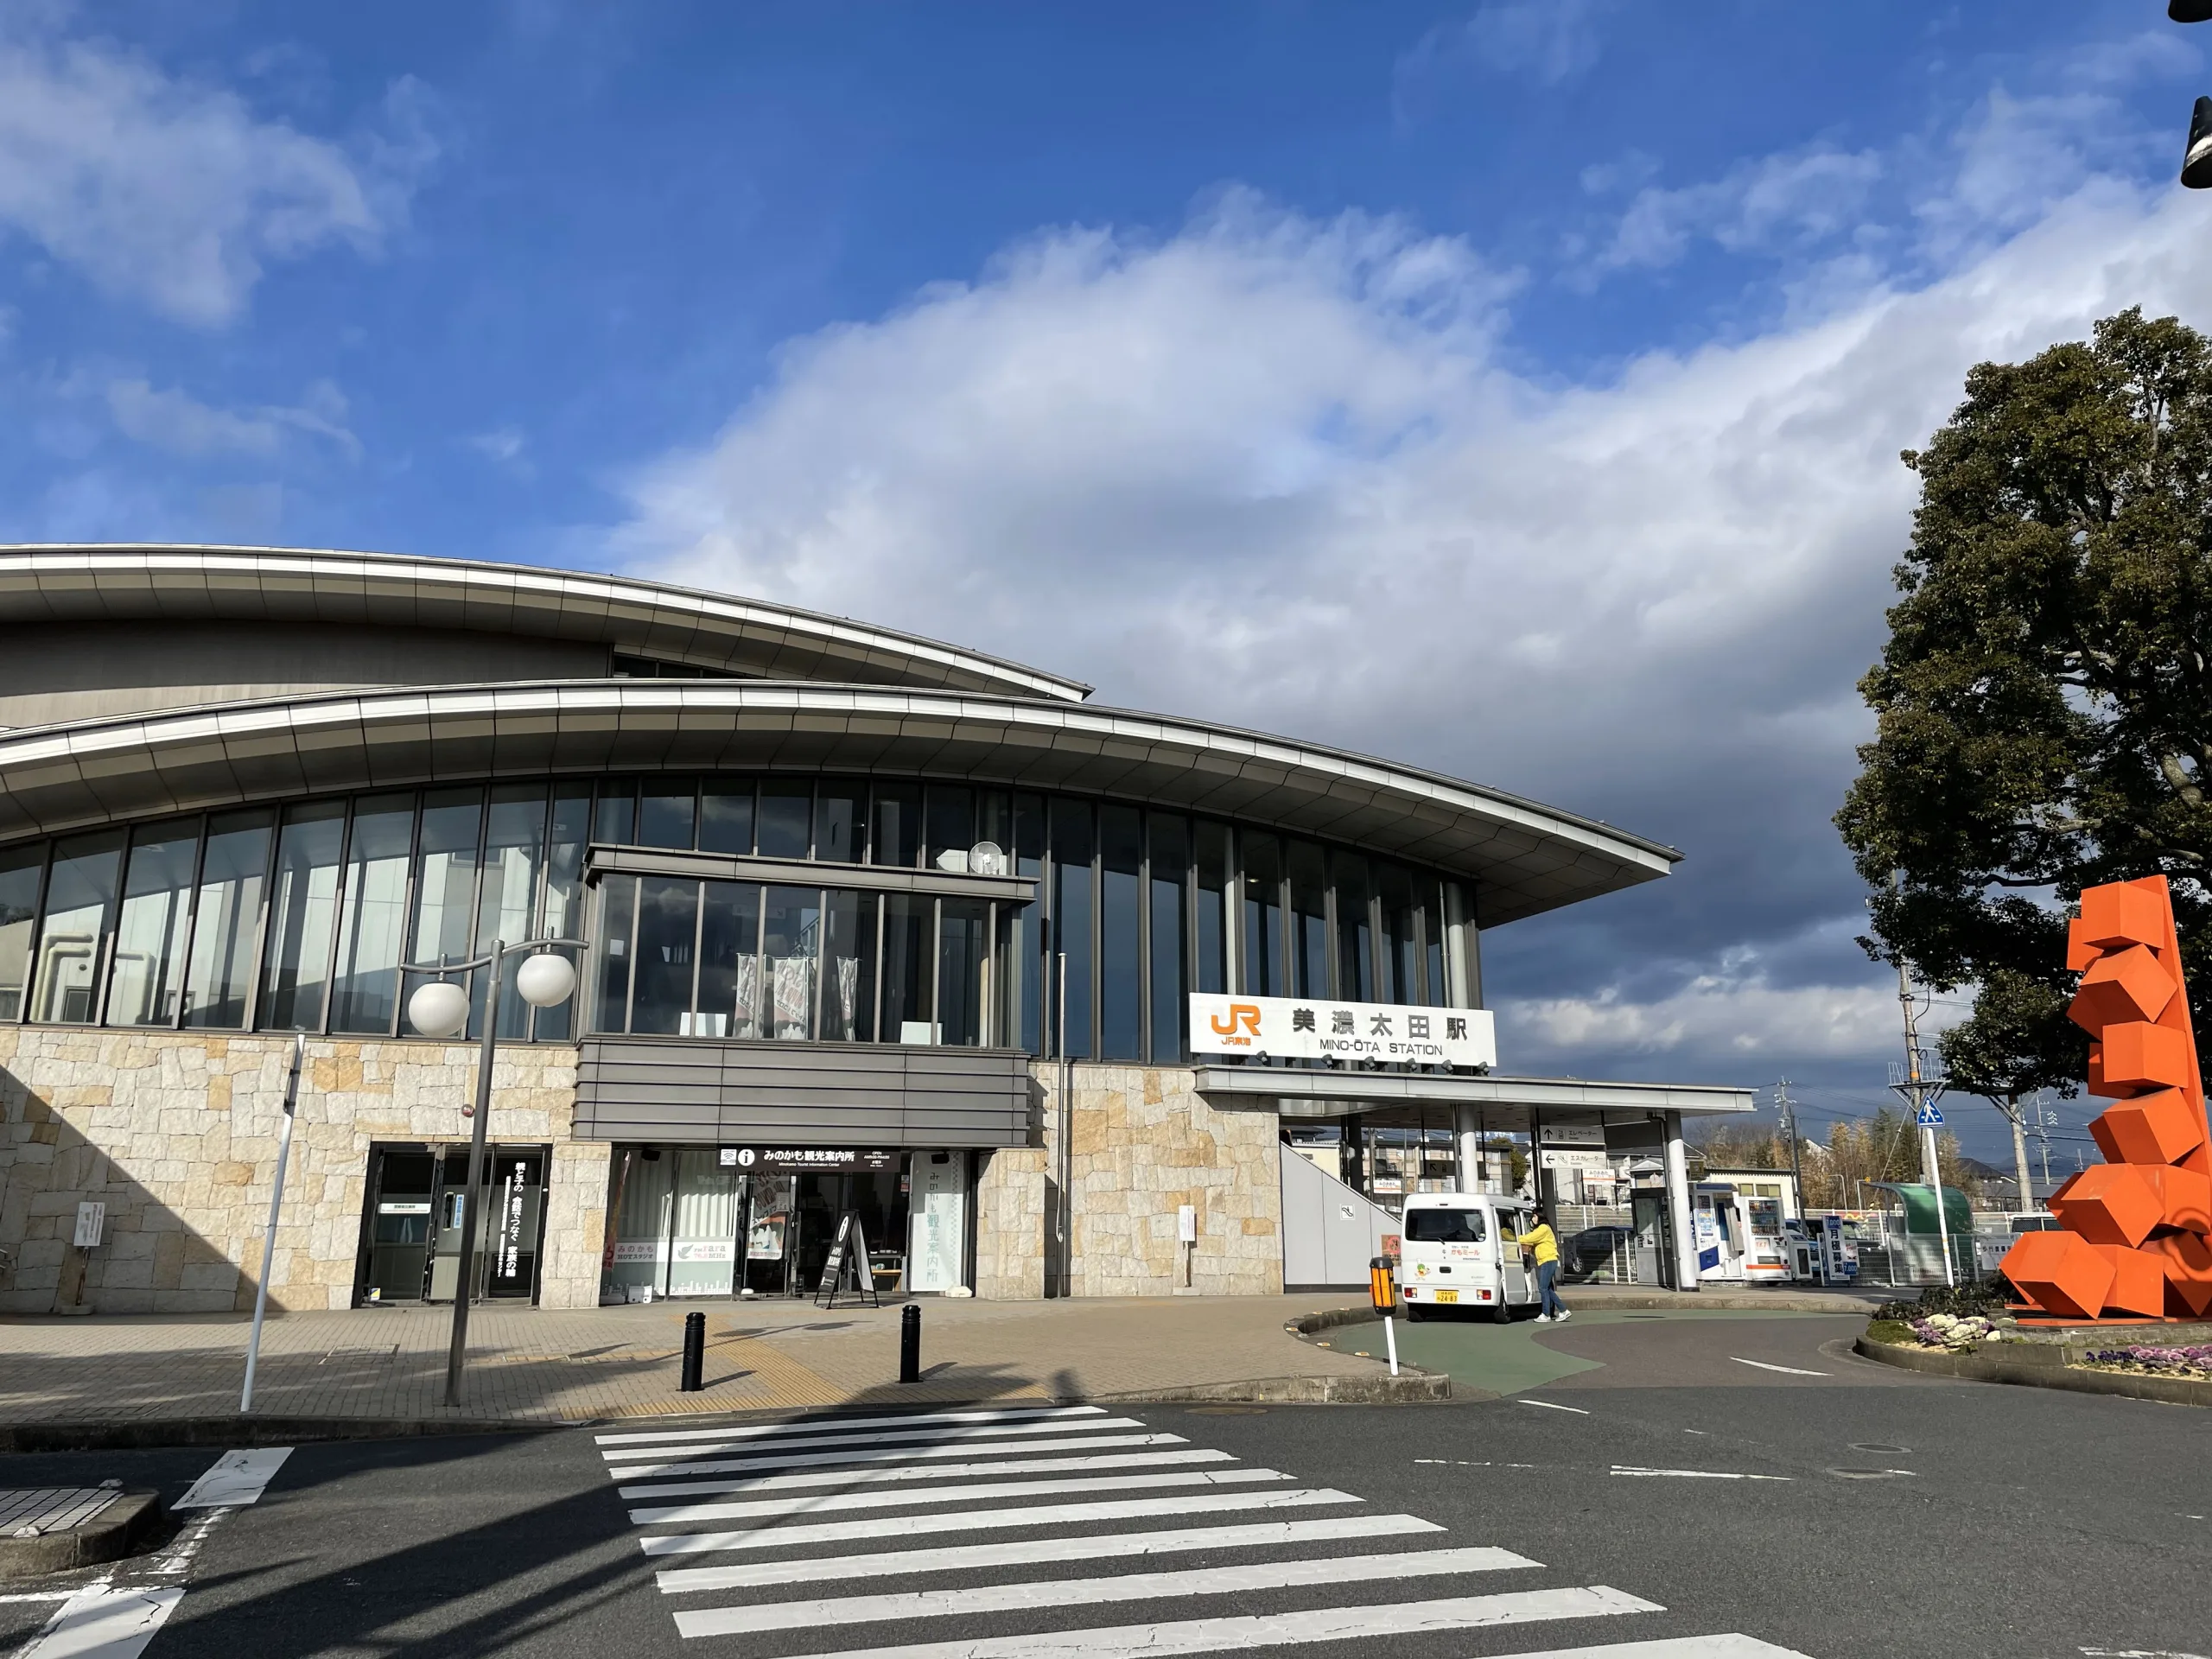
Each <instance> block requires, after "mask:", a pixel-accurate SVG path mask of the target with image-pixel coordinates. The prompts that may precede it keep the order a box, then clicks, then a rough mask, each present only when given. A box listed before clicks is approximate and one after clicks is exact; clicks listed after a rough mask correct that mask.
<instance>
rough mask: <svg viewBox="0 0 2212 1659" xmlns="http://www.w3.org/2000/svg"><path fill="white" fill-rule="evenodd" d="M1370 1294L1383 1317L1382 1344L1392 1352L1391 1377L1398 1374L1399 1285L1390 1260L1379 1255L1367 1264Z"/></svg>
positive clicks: (1377, 1311)
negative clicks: (1393, 1276)
mask: <svg viewBox="0 0 2212 1659" xmlns="http://www.w3.org/2000/svg"><path fill="white" fill-rule="evenodd" d="M1367 1289H1368V1294H1369V1295H1370V1296H1371V1297H1373V1298H1374V1300H1375V1311H1376V1313H1380V1314H1381V1315H1382V1316H1383V1344H1384V1346H1385V1347H1387V1348H1388V1349H1389V1352H1390V1375H1391V1376H1396V1375H1397V1374H1398V1327H1397V1325H1396V1323H1395V1319H1394V1317H1393V1316H1394V1315H1395V1314H1396V1313H1397V1311H1398V1285H1397V1281H1395V1279H1393V1278H1392V1277H1391V1276H1390V1258H1389V1256H1387V1255H1378V1256H1376V1258H1375V1259H1374V1260H1373V1261H1371V1262H1369V1263H1368V1264H1367Z"/></svg>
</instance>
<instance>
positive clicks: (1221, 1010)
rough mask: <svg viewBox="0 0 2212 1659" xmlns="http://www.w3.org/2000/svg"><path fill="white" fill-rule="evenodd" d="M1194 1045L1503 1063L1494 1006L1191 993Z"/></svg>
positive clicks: (1215, 1049)
mask: <svg viewBox="0 0 2212 1659" xmlns="http://www.w3.org/2000/svg"><path fill="white" fill-rule="evenodd" d="M1191 1048H1192V1052H1195V1053H1199V1054H1251V1055H1258V1054H1265V1055H1267V1056H1268V1058H1271V1059H1284V1060H1319V1059H1338V1060H1378V1061H1382V1062H1383V1063H1384V1064H1387V1065H1497V1031H1496V1027H1495V1025H1494V1024H1493V1023H1492V1021H1491V1015H1490V1012H1489V1010H1488V1009H1486V1008H1416V1007H1406V1006H1405V1005H1403V1004H1402V1003H1395V1002H1330V1001H1322V1000H1320V999H1318V998H1310V997H1293V996H1224V995H1217V994H1212V993H1207V992H1194V993H1193V994H1192V996H1191Z"/></svg>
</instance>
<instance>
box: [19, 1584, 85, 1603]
mask: <svg viewBox="0 0 2212 1659" xmlns="http://www.w3.org/2000/svg"><path fill="white" fill-rule="evenodd" d="M84 1587H85V1588H86V1589H94V1588H97V1589H102V1590H105V1588H107V1586H105V1585H99V1586H92V1585H87V1586H84ZM77 1593H78V1592H76V1591H74V1590H24V1591H21V1592H18V1593H16V1594H15V1595H12V1596H0V1605H6V1604H8V1603H10V1602H21V1601H67V1600H68V1599H69V1598H70V1597H72V1596H73V1595H75V1594H77Z"/></svg>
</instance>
